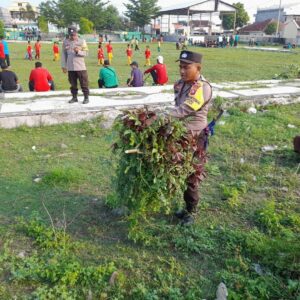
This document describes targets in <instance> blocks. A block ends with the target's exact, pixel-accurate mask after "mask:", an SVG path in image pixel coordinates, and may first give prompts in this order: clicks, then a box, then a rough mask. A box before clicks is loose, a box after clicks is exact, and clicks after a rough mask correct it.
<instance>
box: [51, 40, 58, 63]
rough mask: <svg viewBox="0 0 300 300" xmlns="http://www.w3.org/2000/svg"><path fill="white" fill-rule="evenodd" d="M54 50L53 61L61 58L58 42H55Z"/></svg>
mask: <svg viewBox="0 0 300 300" xmlns="http://www.w3.org/2000/svg"><path fill="white" fill-rule="evenodd" d="M52 50H53V55H54V58H53V61H57V60H59V47H58V42H54V44H53V48H52Z"/></svg>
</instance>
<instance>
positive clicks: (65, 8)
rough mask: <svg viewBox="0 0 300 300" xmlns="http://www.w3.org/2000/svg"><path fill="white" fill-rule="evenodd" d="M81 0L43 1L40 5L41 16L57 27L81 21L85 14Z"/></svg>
mask: <svg viewBox="0 0 300 300" xmlns="http://www.w3.org/2000/svg"><path fill="white" fill-rule="evenodd" d="M82 7H83V5H82V2H81V1H80V0H58V1H57V2H56V1H49V0H48V1H46V2H42V3H41V4H40V6H39V8H40V14H41V16H44V17H45V18H46V20H48V21H49V22H51V23H52V24H55V25H57V27H67V26H69V25H71V24H72V23H79V20H80V17H81V16H84V13H83V10H82Z"/></svg>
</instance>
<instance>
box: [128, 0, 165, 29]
mask: <svg viewBox="0 0 300 300" xmlns="http://www.w3.org/2000/svg"><path fill="white" fill-rule="evenodd" d="M157 2H158V0H129V3H125V4H124V6H125V7H126V9H127V11H126V12H125V16H126V17H128V18H129V19H130V20H131V21H132V22H134V24H135V25H136V26H140V27H141V29H142V30H144V26H145V25H147V24H150V23H151V19H152V17H153V16H155V15H157V14H158V12H159V11H160V7H159V6H157Z"/></svg>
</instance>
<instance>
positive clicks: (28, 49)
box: [27, 41, 32, 60]
mask: <svg viewBox="0 0 300 300" xmlns="http://www.w3.org/2000/svg"><path fill="white" fill-rule="evenodd" d="M27 58H28V59H29V60H32V47H31V44H30V41H28V43H27Z"/></svg>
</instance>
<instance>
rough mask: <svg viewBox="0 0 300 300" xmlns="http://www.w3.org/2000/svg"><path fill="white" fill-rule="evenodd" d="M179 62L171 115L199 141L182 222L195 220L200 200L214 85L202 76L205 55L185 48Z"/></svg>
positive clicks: (180, 215)
mask: <svg viewBox="0 0 300 300" xmlns="http://www.w3.org/2000/svg"><path fill="white" fill-rule="evenodd" d="M178 61H179V69H180V77H181V79H180V80H179V81H177V82H176V83H175V85H174V93H175V106H176V107H175V108H174V109H173V110H172V111H171V112H170V115H171V117H174V118H178V119H181V120H183V121H184V122H185V125H186V127H187V130H188V133H187V140H189V138H188V136H193V137H196V138H197V140H198V142H197V145H196V149H195V152H194V159H193V166H194V169H195V172H194V173H193V174H191V175H190V176H189V177H188V178H187V189H186V191H185V192H184V201H185V203H186V209H182V210H179V211H177V212H176V213H175V216H176V217H178V218H179V219H181V222H182V224H183V225H191V224H193V223H194V217H193V214H194V213H196V210H197V205H198V202H199V191H198V189H199V185H200V183H201V182H202V181H203V179H204V165H205V163H206V160H207V156H206V145H207V142H208V133H209V131H208V124H207V114H208V104H209V102H210V100H211V98H212V88H211V85H210V84H209V83H208V82H207V81H206V80H205V79H204V77H203V76H202V75H201V63H202V55H201V54H200V53H195V52H191V51H182V52H181V54H180V57H179V59H178Z"/></svg>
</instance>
